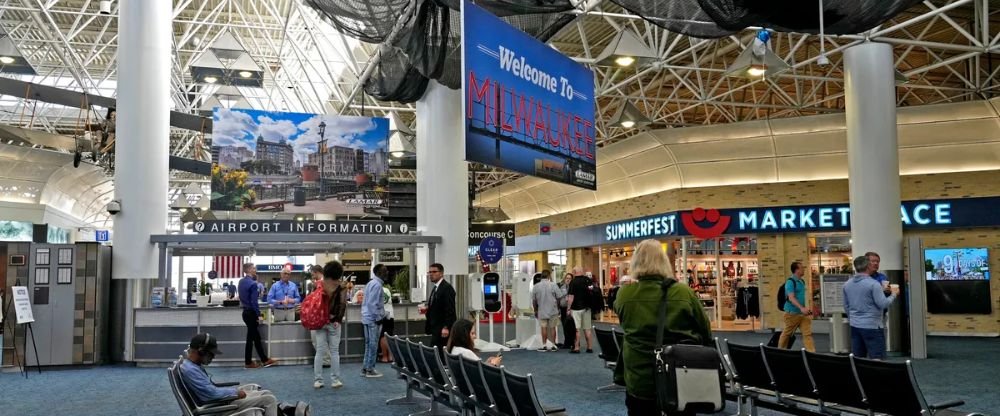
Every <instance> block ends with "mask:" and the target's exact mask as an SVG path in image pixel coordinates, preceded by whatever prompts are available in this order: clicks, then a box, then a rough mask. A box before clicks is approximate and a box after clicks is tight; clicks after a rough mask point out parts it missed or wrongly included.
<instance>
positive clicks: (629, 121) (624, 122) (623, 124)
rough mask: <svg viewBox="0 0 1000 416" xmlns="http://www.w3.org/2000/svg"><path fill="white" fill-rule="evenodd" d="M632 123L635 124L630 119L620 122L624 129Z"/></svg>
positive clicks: (628, 127) (630, 126)
mask: <svg viewBox="0 0 1000 416" xmlns="http://www.w3.org/2000/svg"><path fill="white" fill-rule="evenodd" d="M634 125H635V122H634V121H632V120H625V121H623V122H622V127H624V128H626V129H630V128H632V126H634Z"/></svg>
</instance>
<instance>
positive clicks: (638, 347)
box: [614, 240, 712, 416]
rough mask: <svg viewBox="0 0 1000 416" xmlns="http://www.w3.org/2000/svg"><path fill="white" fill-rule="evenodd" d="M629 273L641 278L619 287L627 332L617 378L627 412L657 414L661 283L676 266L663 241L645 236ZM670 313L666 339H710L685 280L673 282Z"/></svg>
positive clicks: (672, 341)
mask: <svg viewBox="0 0 1000 416" xmlns="http://www.w3.org/2000/svg"><path fill="white" fill-rule="evenodd" d="M629 275H631V276H632V277H633V278H635V279H636V280H637V281H636V283H634V284H631V285H628V286H623V287H622V288H621V289H619V290H618V297H617V299H615V305H614V308H615V312H616V313H617V314H618V318H619V320H620V322H621V323H620V325H621V328H622V331H624V332H625V338H624V339H625V342H624V345H623V346H622V354H621V355H620V356H619V359H618V360H619V361H618V365H617V366H616V367H615V383H616V384H623V385H625V390H626V392H627V394H626V396H625V406H626V407H627V408H628V414H629V416H658V415H660V410H659V407H658V406H657V404H656V388H655V386H654V384H653V383H654V381H653V369H654V368H653V367H654V365H653V364H654V362H653V349H654V348H655V347H656V346H655V345H654V344H656V328H657V324H658V323H659V306H660V299H661V298H662V296H661V295H662V294H663V292H662V287H661V284H662V283H663V281H664V280H666V279H674V273H673V268H672V267H670V263H669V260H667V255H666V254H665V253H664V252H663V249H662V248H661V247H660V242H659V241H656V240H645V241H643V242H641V243H639V245H638V246H636V248H635V253H634V254H633V256H632V263H631V267H630V268H629ZM666 315H667V316H666V320H665V321H664V324H663V330H664V335H663V342H664V343H665V344H679V343H688V344H690V343H694V344H701V345H711V344H712V330H711V329H710V328H709V323H708V316H707V315H706V314H705V310H704V309H702V306H701V300H699V299H698V295H696V294H695V293H694V291H693V290H691V288H689V287H688V286H687V285H685V284H683V283H675V284H672V285H671V286H670V289H669V290H668V291H667V314H666ZM671 416H673V415H671Z"/></svg>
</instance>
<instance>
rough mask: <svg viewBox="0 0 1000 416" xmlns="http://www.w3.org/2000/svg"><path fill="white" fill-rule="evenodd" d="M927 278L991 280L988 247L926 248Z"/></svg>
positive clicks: (925, 268)
mask: <svg viewBox="0 0 1000 416" xmlns="http://www.w3.org/2000/svg"><path fill="white" fill-rule="evenodd" d="M924 272H925V273H926V274H927V280H929V281H930V280H990V257H989V251H988V250H987V249H986V248H934V249H925V250H924Z"/></svg>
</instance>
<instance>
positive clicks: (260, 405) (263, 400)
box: [180, 334, 278, 416]
mask: <svg viewBox="0 0 1000 416" xmlns="http://www.w3.org/2000/svg"><path fill="white" fill-rule="evenodd" d="M187 353H188V356H187V359H185V360H184V362H183V363H182V364H181V366H180V374H181V379H183V381H184V385H185V386H187V388H188V389H189V390H190V391H191V395H192V396H193V398H194V400H195V402H196V403H197V404H198V405H201V404H204V403H207V402H211V401H216V400H223V399H232V400H233V401H232V402H230V403H229V404H234V405H236V406H237V408H236V410H233V411H232V412H229V413H226V414H227V415H230V414H243V413H240V412H243V411H245V410H246V409H253V408H257V409H263V410H264V414H265V415H266V416H278V399H277V398H275V397H274V394H271V392H270V391H267V390H259V386H257V385H256V384H249V385H247V384H244V385H240V386H239V387H219V386H216V385H215V384H214V383H212V379H211V377H209V375H208V372H207V371H205V367H204V366H206V365H208V364H210V363H211V362H212V360H213V359H215V356H216V355H219V354H222V352H220V351H219V344H218V341H216V339H215V337H212V336H211V335H210V334H198V335H195V336H194V338H191V343H190V344H189V345H188V350H187Z"/></svg>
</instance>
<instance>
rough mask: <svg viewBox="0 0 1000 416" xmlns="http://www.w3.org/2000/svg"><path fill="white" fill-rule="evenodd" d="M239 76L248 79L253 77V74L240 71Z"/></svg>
mask: <svg viewBox="0 0 1000 416" xmlns="http://www.w3.org/2000/svg"><path fill="white" fill-rule="evenodd" d="M240 76H241V77H243V78H250V77H252V76H253V72H250V71H240Z"/></svg>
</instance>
